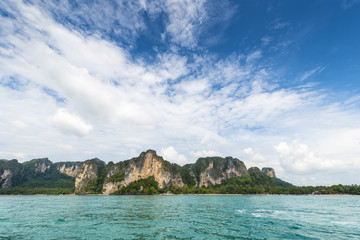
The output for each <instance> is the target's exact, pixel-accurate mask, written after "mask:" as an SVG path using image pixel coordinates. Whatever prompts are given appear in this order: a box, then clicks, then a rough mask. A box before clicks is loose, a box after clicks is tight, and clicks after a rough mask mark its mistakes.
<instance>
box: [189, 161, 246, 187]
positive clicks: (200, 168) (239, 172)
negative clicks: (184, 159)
mask: <svg viewBox="0 0 360 240" xmlns="http://www.w3.org/2000/svg"><path fill="white" fill-rule="evenodd" d="M184 168H185V171H188V172H189V174H188V175H187V178H188V181H187V183H188V184H190V185H191V182H192V181H191V177H193V178H194V182H195V184H196V185H197V186H199V187H202V186H204V187H208V186H212V185H216V184H221V182H222V181H223V180H226V179H229V178H233V177H242V176H248V175H249V174H248V172H247V170H246V167H245V164H244V163H243V162H242V161H240V160H239V159H237V158H232V157H226V158H221V157H207V158H199V159H198V160H197V161H196V163H195V164H188V165H185V166H184ZM185 174H186V173H185ZM184 177H185V176H184ZM189 178H190V181H189Z"/></svg>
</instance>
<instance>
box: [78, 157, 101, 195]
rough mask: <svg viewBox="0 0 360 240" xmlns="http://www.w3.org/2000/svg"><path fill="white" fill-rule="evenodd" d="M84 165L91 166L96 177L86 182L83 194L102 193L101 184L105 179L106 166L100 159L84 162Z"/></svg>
mask: <svg viewBox="0 0 360 240" xmlns="http://www.w3.org/2000/svg"><path fill="white" fill-rule="evenodd" d="M84 164H90V165H93V168H94V169H96V174H97V177H96V178H95V179H92V180H89V181H87V183H86V185H85V187H84V190H83V192H86V193H93V194H100V193H102V189H103V184H104V182H105V177H106V166H105V163H104V162H103V161H101V160H100V159H97V158H94V159H91V160H87V161H85V163H84Z"/></svg>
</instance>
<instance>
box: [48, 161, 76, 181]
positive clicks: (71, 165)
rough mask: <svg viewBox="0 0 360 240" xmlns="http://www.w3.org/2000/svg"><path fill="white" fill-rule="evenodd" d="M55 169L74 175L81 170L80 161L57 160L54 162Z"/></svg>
mask: <svg viewBox="0 0 360 240" xmlns="http://www.w3.org/2000/svg"><path fill="white" fill-rule="evenodd" d="M54 165H55V166H56V169H57V170H58V171H59V172H61V173H64V174H66V175H68V176H70V177H74V178H75V177H76V176H77V174H78V173H79V172H80V170H81V166H82V165H83V163H82V162H58V163H54Z"/></svg>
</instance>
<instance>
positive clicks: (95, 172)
mask: <svg viewBox="0 0 360 240" xmlns="http://www.w3.org/2000/svg"><path fill="white" fill-rule="evenodd" d="M104 168H105V163H104V162H103V161H101V160H99V159H97V158H94V159H91V160H87V161H85V162H84V163H83V164H82V165H81V167H80V168H79V169H77V170H76V171H77V174H76V177H75V193H89V192H92V191H94V189H93V188H94V187H95V186H96V184H97V182H98V181H99V179H98V178H99V177H100V173H101V171H102V170H103V169H104Z"/></svg>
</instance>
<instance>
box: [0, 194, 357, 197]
mask: <svg viewBox="0 0 360 240" xmlns="http://www.w3.org/2000/svg"><path fill="white" fill-rule="evenodd" d="M1 196H79V197H81V196H333V197H336V196H360V195H357V194H269V193H262V194H243V193H229V194H225V193H219V194H218V193H208V194H206V193H199V194H197V193H189V194H173V193H162V194H152V195H146V194H123V195H111V194H75V193H72V194H0V197H1Z"/></svg>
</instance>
